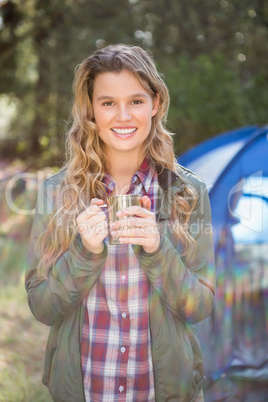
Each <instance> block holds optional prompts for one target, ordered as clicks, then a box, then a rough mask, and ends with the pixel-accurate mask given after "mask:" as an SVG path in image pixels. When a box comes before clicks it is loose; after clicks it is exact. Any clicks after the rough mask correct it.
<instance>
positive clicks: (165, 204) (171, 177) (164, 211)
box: [156, 165, 188, 222]
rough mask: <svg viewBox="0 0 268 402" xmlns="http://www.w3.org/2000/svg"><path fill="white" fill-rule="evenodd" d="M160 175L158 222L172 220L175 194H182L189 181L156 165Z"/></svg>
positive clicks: (157, 207) (157, 205)
mask: <svg viewBox="0 0 268 402" xmlns="http://www.w3.org/2000/svg"><path fill="white" fill-rule="evenodd" d="M156 171H157V174H158V184H159V195H158V199H157V204H156V221H157V222H158V221H159V220H166V219H170V216H171V210H172V204H173V201H174V197H175V194H177V193H180V192H181V191H183V190H184V189H185V187H186V186H187V184H188V183H187V181H185V180H184V179H182V177H181V176H180V175H179V174H178V173H176V172H174V171H172V170H170V169H167V168H163V167H162V166H161V165H156Z"/></svg>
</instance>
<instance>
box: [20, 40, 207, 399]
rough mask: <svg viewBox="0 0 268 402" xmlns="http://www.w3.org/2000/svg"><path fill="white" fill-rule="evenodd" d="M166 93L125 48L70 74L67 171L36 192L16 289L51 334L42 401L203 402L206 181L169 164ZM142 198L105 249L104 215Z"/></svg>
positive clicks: (149, 67) (141, 59) (149, 65)
mask: <svg viewBox="0 0 268 402" xmlns="http://www.w3.org/2000/svg"><path fill="white" fill-rule="evenodd" d="M168 105H169V95H168V91H167V88H166V86H165V84H164V82H163V80H162V79H161V77H160V76H159V74H158V72H157V71H156V68H155V65H154V63H153V61H152V59H151V58H150V56H149V55H148V54H147V53H146V52H145V51H144V50H142V49H141V48H139V47H137V46H125V45H116V46H108V47H106V48H104V49H101V50H98V51H96V52H95V53H94V54H93V55H91V56H90V57H88V58H87V59H85V60H84V61H83V62H82V63H81V64H80V65H79V66H78V68H77V70H76V74H75V80H74V101H73V110H72V121H73V123H72V127H71V129H70V131H69V132H68V136H67V141H66V145H67V156H66V162H65V164H64V166H63V168H62V169H61V171H60V172H59V173H57V174H55V175H53V176H52V177H50V178H48V179H46V180H45V181H44V183H43V184H42V186H41V188H40V190H39V195H38V201H37V208H36V214H35V218H34V223H33V228H32V234H31V243H30V247H29V253H28V271H27V273H26V289H27V292H28V301H29V306H30V308H31V311H32V313H33V314H34V315H35V317H36V318H37V319H38V320H39V321H41V322H43V323H44V324H46V325H50V326H51V331H50V335H49V339H48V344H47V350H46V357H45V372H44V376H43V383H44V384H45V385H47V386H48V388H49V390H50V393H51V395H52V397H53V400H54V401H66V402H71V401H75V402H80V401H81V402H82V401H157V402H158V401H185V402H186V401H187V402H189V401H197V400H203V396H202V395H203V394H202V388H203V386H204V367H203V362H202V356H201V351H200V347H199V343H198V340H197V338H196V336H195V334H194V331H193V329H192V328H191V324H194V323H196V322H198V321H201V320H203V319H204V318H205V317H207V316H208V315H209V313H210V311H211V308H212V303H213V295H214V260H213V244H212V234H211V216H210V205H209V199H208V194H207V191H206V186H205V184H204V182H203V181H202V180H201V179H200V178H198V177H197V176H196V175H195V174H194V173H192V172H191V171H189V170H187V169H185V168H183V167H182V166H180V165H178V164H176V160H175V156H174V151H173V143H172V137H171V134H170V133H169V132H168V131H167V130H166V129H165V128H164V125H163V124H164V122H165V118H166V115H167V111H168ZM114 194H141V196H142V204H141V206H140V207H129V208H126V209H124V210H122V211H120V212H119V213H118V216H121V217H127V216H128V215H134V217H132V218H128V219H123V220H119V221H116V222H115V223H114V224H113V226H112V228H111V231H112V235H113V236H116V237H119V241H120V244H119V245H110V244H109V242H108V240H107V239H108V237H107V235H108V229H107V217H106V214H105V208H103V204H104V203H105V202H106V199H107V197H108V196H110V195H114Z"/></svg>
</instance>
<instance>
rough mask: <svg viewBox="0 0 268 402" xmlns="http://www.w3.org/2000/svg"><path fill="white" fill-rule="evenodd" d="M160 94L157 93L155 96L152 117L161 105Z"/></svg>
mask: <svg viewBox="0 0 268 402" xmlns="http://www.w3.org/2000/svg"><path fill="white" fill-rule="evenodd" d="M159 102H160V96H159V94H155V96H154V98H153V109H152V117H153V116H155V115H156V113H157V111H158V107H159Z"/></svg>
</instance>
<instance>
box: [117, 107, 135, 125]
mask: <svg viewBox="0 0 268 402" xmlns="http://www.w3.org/2000/svg"><path fill="white" fill-rule="evenodd" d="M116 119H117V120H118V121H128V120H130V119H131V115H130V113H129V111H128V108H127V107H126V106H124V105H122V106H120V107H119V108H118V111H117V116H116Z"/></svg>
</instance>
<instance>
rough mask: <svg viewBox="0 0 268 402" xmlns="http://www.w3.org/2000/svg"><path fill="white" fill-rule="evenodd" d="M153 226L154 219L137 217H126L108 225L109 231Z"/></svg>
mask: <svg viewBox="0 0 268 402" xmlns="http://www.w3.org/2000/svg"><path fill="white" fill-rule="evenodd" d="M152 225H155V219H152V218H139V217H132V216H131V217H127V218H126V219H119V220H118V221H114V222H112V223H111V224H110V226H111V229H115V230H116V229H120V228H122V227H126V226H127V227H131V226H133V227H137V228H142V227H150V226H152Z"/></svg>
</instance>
